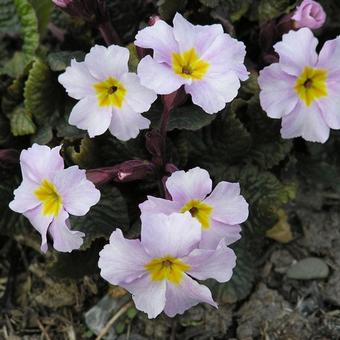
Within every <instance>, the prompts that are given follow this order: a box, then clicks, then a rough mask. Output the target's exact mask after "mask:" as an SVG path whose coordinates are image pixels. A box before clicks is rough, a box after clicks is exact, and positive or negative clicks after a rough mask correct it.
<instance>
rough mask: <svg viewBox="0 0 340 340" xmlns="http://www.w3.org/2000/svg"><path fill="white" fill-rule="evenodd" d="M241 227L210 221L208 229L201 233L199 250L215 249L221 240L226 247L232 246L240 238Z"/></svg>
mask: <svg viewBox="0 0 340 340" xmlns="http://www.w3.org/2000/svg"><path fill="white" fill-rule="evenodd" d="M240 232H241V227H240V226H239V225H238V224H236V225H229V224H226V223H221V222H217V221H214V220H212V221H211V226H210V228H209V229H206V230H203V231H202V239H201V242H200V244H199V248H202V249H216V247H217V245H218V244H219V242H220V241H221V240H222V239H223V240H224V242H225V244H226V245H229V244H232V243H234V242H236V241H238V240H239V239H240V238H241V235H240Z"/></svg>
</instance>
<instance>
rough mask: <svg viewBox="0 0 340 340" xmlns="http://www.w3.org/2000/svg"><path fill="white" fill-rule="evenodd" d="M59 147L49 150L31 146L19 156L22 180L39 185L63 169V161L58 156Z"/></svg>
mask: <svg viewBox="0 0 340 340" xmlns="http://www.w3.org/2000/svg"><path fill="white" fill-rule="evenodd" d="M60 149H61V146H57V147H55V148H53V149H50V148H49V147H48V146H46V145H38V144H33V145H32V147H30V148H28V149H27V150H23V151H22V152H21V155H20V166H21V172H22V176H23V179H24V180H28V181H31V182H33V183H36V184H38V185H40V182H41V181H42V180H43V179H51V178H52V177H53V176H54V174H55V173H56V172H57V171H59V170H63V169H64V159H63V158H62V157H61V156H60Z"/></svg>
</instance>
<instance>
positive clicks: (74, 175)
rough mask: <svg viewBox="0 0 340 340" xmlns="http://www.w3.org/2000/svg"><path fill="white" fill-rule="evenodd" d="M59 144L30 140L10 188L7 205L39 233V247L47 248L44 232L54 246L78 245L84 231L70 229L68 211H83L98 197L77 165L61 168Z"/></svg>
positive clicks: (64, 248)
mask: <svg viewBox="0 0 340 340" xmlns="http://www.w3.org/2000/svg"><path fill="white" fill-rule="evenodd" d="M60 149H61V147H60V146H59V147H55V148H53V149H50V148H49V147H48V146H46V145H38V144H33V146H32V147H31V148H29V149H27V150H23V151H22V152H21V155H20V166H21V172H22V177H23V181H22V183H21V185H20V186H19V188H18V189H16V190H15V191H14V195H15V197H14V200H13V201H12V202H11V203H10V204H9V206H10V208H11V209H12V210H14V211H16V212H18V213H21V214H23V215H24V216H25V217H27V218H28V219H29V221H30V222H31V223H32V225H33V227H34V228H35V229H36V230H37V231H38V232H39V233H40V234H41V238H42V242H41V250H42V251H43V252H46V251H47V248H48V246H47V234H49V235H50V237H51V239H52V240H53V247H54V249H56V250H58V251H61V252H70V251H72V250H74V249H79V247H80V246H81V245H82V243H83V239H82V238H83V237H84V235H85V234H84V233H82V232H79V231H72V230H70V224H69V221H68V218H69V214H71V215H75V216H83V215H86V214H87V212H88V211H89V209H90V208H91V206H93V205H95V204H96V203H97V202H98V201H99V198H100V192H99V190H97V189H96V188H95V186H94V185H93V183H92V182H90V181H88V180H87V179H86V175H85V170H80V169H79V168H78V166H71V167H69V168H67V169H64V160H63V158H62V157H61V156H60V153H59V152H60Z"/></svg>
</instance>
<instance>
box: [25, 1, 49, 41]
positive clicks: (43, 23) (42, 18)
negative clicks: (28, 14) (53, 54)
mask: <svg viewBox="0 0 340 340" xmlns="http://www.w3.org/2000/svg"><path fill="white" fill-rule="evenodd" d="M30 3H31V4H32V6H33V8H34V10H35V14H36V16H37V19H38V28H39V33H40V35H43V34H44V33H45V32H46V29H47V25H48V22H49V20H50V14H51V11H52V8H53V6H52V1H51V0H30Z"/></svg>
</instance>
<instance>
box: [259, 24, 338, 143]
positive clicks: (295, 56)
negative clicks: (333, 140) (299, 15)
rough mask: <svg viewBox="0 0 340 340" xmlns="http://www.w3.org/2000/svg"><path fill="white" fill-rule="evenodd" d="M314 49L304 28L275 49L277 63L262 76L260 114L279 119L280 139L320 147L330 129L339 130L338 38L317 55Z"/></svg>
mask: <svg viewBox="0 0 340 340" xmlns="http://www.w3.org/2000/svg"><path fill="white" fill-rule="evenodd" d="M317 44H318V40H317V39H316V38H315V37H314V36H313V33H312V32H311V30H310V29H308V28H302V29H300V30H298V31H290V32H289V33H288V34H285V35H284V36H283V38H282V41H281V42H279V43H277V44H276V45H275V46H274V49H275V51H276V52H277V53H278V54H279V57H280V59H279V62H278V63H275V64H272V65H270V66H268V67H266V68H264V69H263V70H262V71H261V72H260V76H259V78H258V81H259V85H260V88H261V93H260V101H261V105H262V108H263V110H264V111H266V113H267V115H268V116H269V117H271V118H276V119H280V118H282V128H281V135H282V137H283V138H294V137H299V136H302V137H303V138H304V139H305V140H307V141H312V142H321V143H324V142H325V141H326V140H327V139H328V138H329V132H330V128H331V129H340V110H339V107H340V96H339V93H340V64H339V56H340V37H338V38H336V39H334V40H329V41H327V42H326V43H325V44H324V46H323V48H322V49H321V51H320V53H319V55H318V54H317V53H316V46H317Z"/></svg>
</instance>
